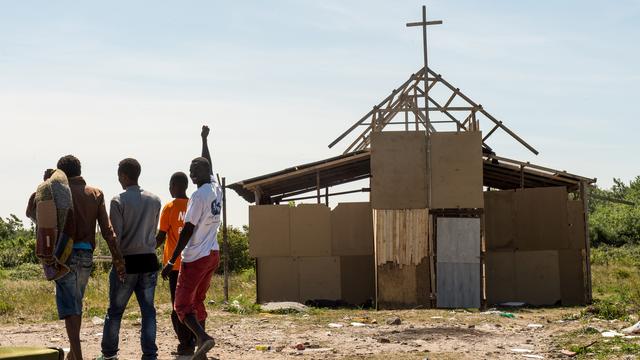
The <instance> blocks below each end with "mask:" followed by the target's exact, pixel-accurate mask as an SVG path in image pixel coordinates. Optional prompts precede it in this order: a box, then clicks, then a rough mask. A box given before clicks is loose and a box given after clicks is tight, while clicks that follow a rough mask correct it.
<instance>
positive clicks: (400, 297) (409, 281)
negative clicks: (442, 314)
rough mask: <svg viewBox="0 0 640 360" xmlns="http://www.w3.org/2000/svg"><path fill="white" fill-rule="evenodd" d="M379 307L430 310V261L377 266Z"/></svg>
mask: <svg viewBox="0 0 640 360" xmlns="http://www.w3.org/2000/svg"><path fill="white" fill-rule="evenodd" d="M376 271H377V281H378V282H377V296H378V297H377V305H378V308H380V309H401V308H416V307H420V308H430V307H431V303H430V292H431V288H430V286H429V284H430V271H429V261H428V259H423V261H421V262H420V263H419V264H418V265H398V264H393V263H386V264H383V265H378V266H377V270H376Z"/></svg>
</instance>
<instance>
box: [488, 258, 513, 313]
mask: <svg viewBox="0 0 640 360" xmlns="http://www.w3.org/2000/svg"><path fill="white" fill-rule="evenodd" d="M485 269H486V291H487V303H488V304H490V305H493V304H500V303H503V302H509V301H516V278H515V270H516V264H515V253H514V252H513V251H488V252H487V253H486V254H485Z"/></svg>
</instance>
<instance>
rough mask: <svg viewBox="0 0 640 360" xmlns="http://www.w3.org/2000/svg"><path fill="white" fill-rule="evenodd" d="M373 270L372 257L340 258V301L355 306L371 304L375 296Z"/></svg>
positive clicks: (374, 267)
mask: <svg viewBox="0 0 640 360" xmlns="http://www.w3.org/2000/svg"><path fill="white" fill-rule="evenodd" d="M375 270H376V265H375V261H374V259H373V255H366V256H341V257H340V278H341V294H342V300H344V301H346V302H347V303H349V304H352V305H356V306H361V305H365V304H367V305H369V304H373V303H374V302H375V295H376V294H375V292H376V291H375V289H376V283H375Z"/></svg>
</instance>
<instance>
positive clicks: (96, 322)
mask: <svg viewBox="0 0 640 360" xmlns="http://www.w3.org/2000/svg"><path fill="white" fill-rule="evenodd" d="M91 323H92V324H93V325H102V324H104V319H102V318H99V317H97V316H94V317H92V318H91Z"/></svg>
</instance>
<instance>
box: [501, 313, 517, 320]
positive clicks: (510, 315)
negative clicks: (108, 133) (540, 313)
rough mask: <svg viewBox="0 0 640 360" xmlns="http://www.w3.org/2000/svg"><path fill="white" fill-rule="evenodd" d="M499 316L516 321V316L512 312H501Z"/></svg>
mask: <svg viewBox="0 0 640 360" xmlns="http://www.w3.org/2000/svg"><path fill="white" fill-rule="evenodd" d="M499 315H500V316H502V317H505V318H509V319H515V318H516V316H515V315H513V314H512V313H510V312H501V313H500V314H499Z"/></svg>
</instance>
